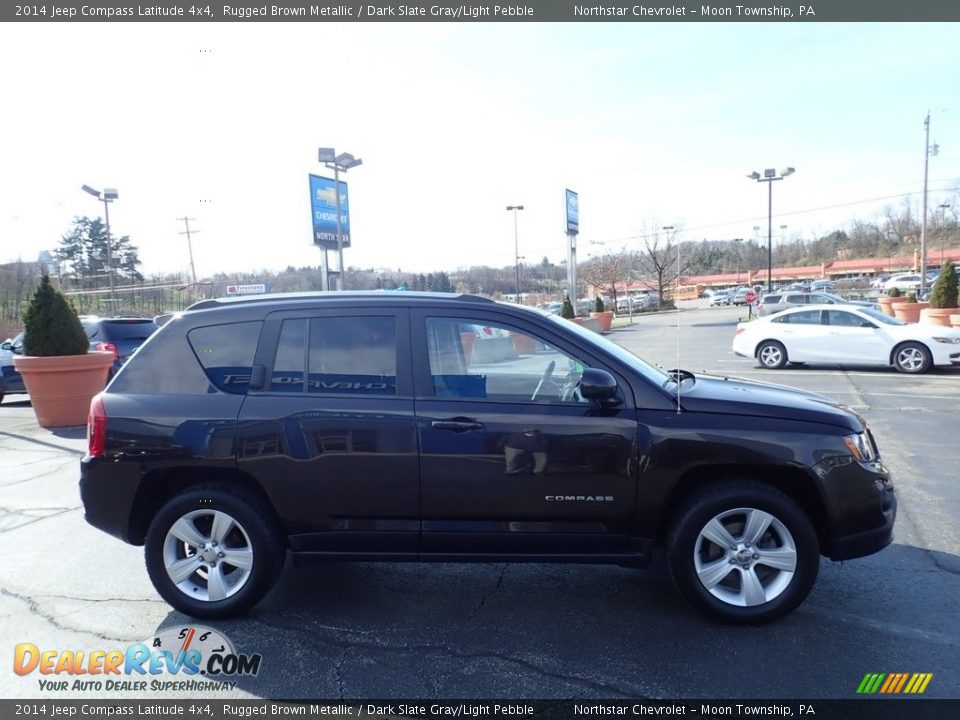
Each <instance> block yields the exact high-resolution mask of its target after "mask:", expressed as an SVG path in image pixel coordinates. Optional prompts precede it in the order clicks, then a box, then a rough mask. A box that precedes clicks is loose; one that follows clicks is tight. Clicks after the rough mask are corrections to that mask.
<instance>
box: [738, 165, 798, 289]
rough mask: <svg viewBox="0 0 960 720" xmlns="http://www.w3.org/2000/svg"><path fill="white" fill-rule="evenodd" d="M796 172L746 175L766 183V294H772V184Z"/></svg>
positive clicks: (791, 170) (768, 171)
mask: <svg viewBox="0 0 960 720" xmlns="http://www.w3.org/2000/svg"><path fill="white" fill-rule="evenodd" d="M795 172H796V169H795V168H792V167H788V168H784V169H783V170H781V171H780V174H779V175H777V171H776V170H774V169H773V168H767V169H766V170H764V171H763V177H760V173H758V172H757V171H756V170H754V171H753V172H752V173H750V174H749V175H747V177H748V178H750V179H751V180H756V181H757V182H765V183H767V292H768V293H770V292H773V183H774V182H776V181H777V180H783V179H784V178H785V177H787V176H789V175H793V174H794V173H795Z"/></svg>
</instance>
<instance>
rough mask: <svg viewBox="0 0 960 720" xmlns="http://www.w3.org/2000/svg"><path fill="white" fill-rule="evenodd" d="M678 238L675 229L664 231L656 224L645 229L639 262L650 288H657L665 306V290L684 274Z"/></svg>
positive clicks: (659, 298) (660, 300)
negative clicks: (679, 256) (678, 248)
mask: <svg viewBox="0 0 960 720" xmlns="http://www.w3.org/2000/svg"><path fill="white" fill-rule="evenodd" d="M676 238H677V231H676V229H675V228H671V229H663V228H660V227H659V225H657V224H656V223H654V224H653V226H652V227H644V233H643V249H642V250H641V251H640V253H639V255H638V258H637V262H638V264H639V266H640V270H641V272H642V273H643V274H644V276H645V277H646V278H647V284H648V286H649V287H651V288H656V290H657V299H658V300H659V303H660V304H661V305H663V304H664V299H663V292H664V290H665V289H666V288H667V287H669V286H670V284H671V283H674V282H676V280H677V278H678V277H679V275H680V273H681V272H682V266H681V261H680V260H678V258H677V242H676Z"/></svg>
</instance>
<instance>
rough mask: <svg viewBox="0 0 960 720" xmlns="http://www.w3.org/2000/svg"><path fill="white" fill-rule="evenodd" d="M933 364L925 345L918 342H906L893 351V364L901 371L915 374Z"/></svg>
mask: <svg viewBox="0 0 960 720" xmlns="http://www.w3.org/2000/svg"><path fill="white" fill-rule="evenodd" d="M931 365H933V358H932V357H931V356H930V350H928V349H927V346H926V345H924V344H922V343H918V342H906V343H903V344H902V345H898V346H897V347H896V348H895V349H894V351H893V366H894V367H895V368H896V369H897V370H899V371H900V372H902V373H907V374H910V375H915V374H918V373H925V372H926V371H927V370H929V369H930V366H931Z"/></svg>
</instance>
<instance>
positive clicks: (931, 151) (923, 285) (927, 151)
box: [920, 110, 940, 295]
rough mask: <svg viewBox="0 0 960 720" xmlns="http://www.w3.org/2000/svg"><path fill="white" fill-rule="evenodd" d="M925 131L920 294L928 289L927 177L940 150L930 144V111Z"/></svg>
mask: <svg viewBox="0 0 960 720" xmlns="http://www.w3.org/2000/svg"><path fill="white" fill-rule="evenodd" d="M923 128H924V131H925V133H924V134H925V135H926V137H925V139H924V152H923V224H922V225H921V226H920V294H921V295H922V294H923V292H924V291H925V290H926V289H927V177H928V175H929V169H930V156H931V155H936V154H937V153H938V152H939V151H940V146H939V145H937V144H936V143H934V144H933V146H932V147H931V146H930V111H929V110H927V117H926V118H925V119H924V121H923Z"/></svg>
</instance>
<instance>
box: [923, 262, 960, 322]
mask: <svg viewBox="0 0 960 720" xmlns="http://www.w3.org/2000/svg"><path fill="white" fill-rule="evenodd" d="M958 292H960V289H958V283H957V273H956V271H955V270H954V269H953V263H952V262H950V261H949V260H947V261H946V262H945V263H944V264H943V267H941V268H940V277H938V278H937V281H936V282H935V283H934V284H933V291H932V292H931V293H930V307H928V308H927V309H925V310H924V311H923V313H922V316H923V320H924V322H927V323H930V324H931V325H941V326H943V327H950V316H951V315H953V314H955V313H960V307H957V305H958V297H957V295H958Z"/></svg>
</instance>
